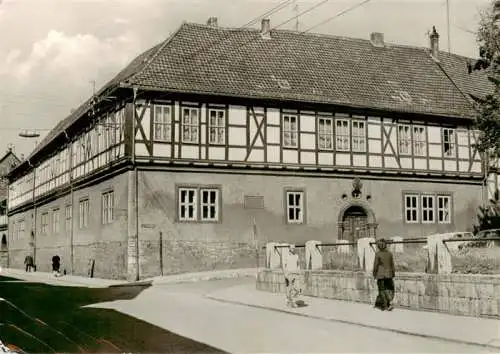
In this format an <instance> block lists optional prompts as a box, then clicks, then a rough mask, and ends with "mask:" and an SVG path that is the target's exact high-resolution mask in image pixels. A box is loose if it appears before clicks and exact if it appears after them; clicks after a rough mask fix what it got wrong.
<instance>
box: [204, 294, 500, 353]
mask: <svg viewBox="0 0 500 354" xmlns="http://www.w3.org/2000/svg"><path fill="white" fill-rule="evenodd" d="M205 298H207V299H210V300H214V301H218V302H221V303H226V304H235V305H240V306H246V307H253V308H258V309H263V310H268V311H274V312H280V313H285V314H289V315H295V316H300V317H306V318H312V319H315V320H321V321H327V322H338V323H344V324H349V325H354V326H359V327H364V328H370V329H377V330H380V331H387V332H394V333H398V334H404V335H409V336H415V337H421V338H429V339H435V340H441V341H445V342H451V343H461V344H466V345H473V346H479V347H483V348H488V349H495V350H499V349H500V340H499V339H492V340H490V341H489V342H487V343H481V342H471V341H465V340H459V339H451V338H447V337H441V336H434V335H430V334H422V333H415V332H410V331H405V330H400V329H394V328H387V327H377V326H374V325H369V324H365V323H360V322H355V321H347V320H341V319H336V318H333V317H331V318H326V317H320V316H314V315H308V314H305V313H300V312H297V310H295V311H293V310H291V309H279V308H274V307H269V306H264V305H255V304H248V303H244V302H241V301H236V300H227V299H222V298H218V297H216V296H213V295H210V294H207V295H205Z"/></svg>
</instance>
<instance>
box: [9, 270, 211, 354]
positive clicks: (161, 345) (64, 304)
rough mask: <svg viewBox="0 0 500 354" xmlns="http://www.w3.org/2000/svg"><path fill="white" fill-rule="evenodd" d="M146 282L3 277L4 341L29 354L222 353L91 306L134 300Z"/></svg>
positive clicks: (131, 318)
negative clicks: (87, 283)
mask: <svg viewBox="0 0 500 354" xmlns="http://www.w3.org/2000/svg"><path fill="white" fill-rule="evenodd" d="M146 287H147V285H146V286H141V285H127V286H120V287H111V288H108V287H102V288H95V287H94V288H92V287H76V286H61V285H59V286H57V285H56V286H53V285H47V284H43V283H35V282H31V283H28V282H23V281H15V280H14V279H12V278H8V277H2V276H0V341H1V342H2V343H3V344H5V345H8V346H9V347H11V348H15V349H16V350H18V349H20V350H22V351H24V352H27V353H75V352H80V353H123V352H134V353H136V352H170V353H172V352H175V353H195V352H202V353H207V352H220V350H218V349H216V348H211V347H208V346H206V345H204V344H202V343H198V342H196V341H193V340H192V339H189V338H184V337H182V336H179V335H177V334H174V333H171V332H169V331H166V330H164V329H162V328H159V327H156V326H154V325H152V324H151V323H147V322H144V321H140V320H138V319H136V318H134V317H131V316H127V315H126V314H122V313H120V312H116V311H112V310H107V309H98V308H94V309H88V308H82V306H85V305H87V304H94V303H99V302H102V301H112V300H116V299H122V300H123V299H131V298H133V297H134V296H136V295H137V294H139V293H140V292H141V291H143V290H144V289H145V288H146Z"/></svg>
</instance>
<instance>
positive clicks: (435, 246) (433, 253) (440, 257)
mask: <svg viewBox="0 0 500 354" xmlns="http://www.w3.org/2000/svg"><path fill="white" fill-rule="evenodd" d="M448 238H451V237H450V235H449V234H436V235H430V236H427V249H428V251H429V265H430V269H429V270H428V272H429V273H434V274H451V271H452V265H451V254H450V250H449V249H448V247H447V245H446V243H444V242H443V240H446V239H448Z"/></svg>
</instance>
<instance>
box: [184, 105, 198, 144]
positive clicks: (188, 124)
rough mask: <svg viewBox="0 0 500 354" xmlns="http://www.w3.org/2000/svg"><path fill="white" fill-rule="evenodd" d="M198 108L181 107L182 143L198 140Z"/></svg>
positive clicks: (196, 141)
mask: <svg viewBox="0 0 500 354" xmlns="http://www.w3.org/2000/svg"><path fill="white" fill-rule="evenodd" d="M199 113H200V110H199V109H198V108H183V109H182V141H183V142H184V143H198V141H199V127H200V119H199Z"/></svg>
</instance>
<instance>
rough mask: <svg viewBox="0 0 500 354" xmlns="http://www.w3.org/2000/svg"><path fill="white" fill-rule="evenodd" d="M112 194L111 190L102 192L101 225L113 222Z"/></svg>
mask: <svg viewBox="0 0 500 354" xmlns="http://www.w3.org/2000/svg"><path fill="white" fill-rule="evenodd" d="M114 203H115V201H114V194H113V191H110V192H106V193H103V194H102V223H103V225H106V224H111V223H112V222H113V208H114Z"/></svg>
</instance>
